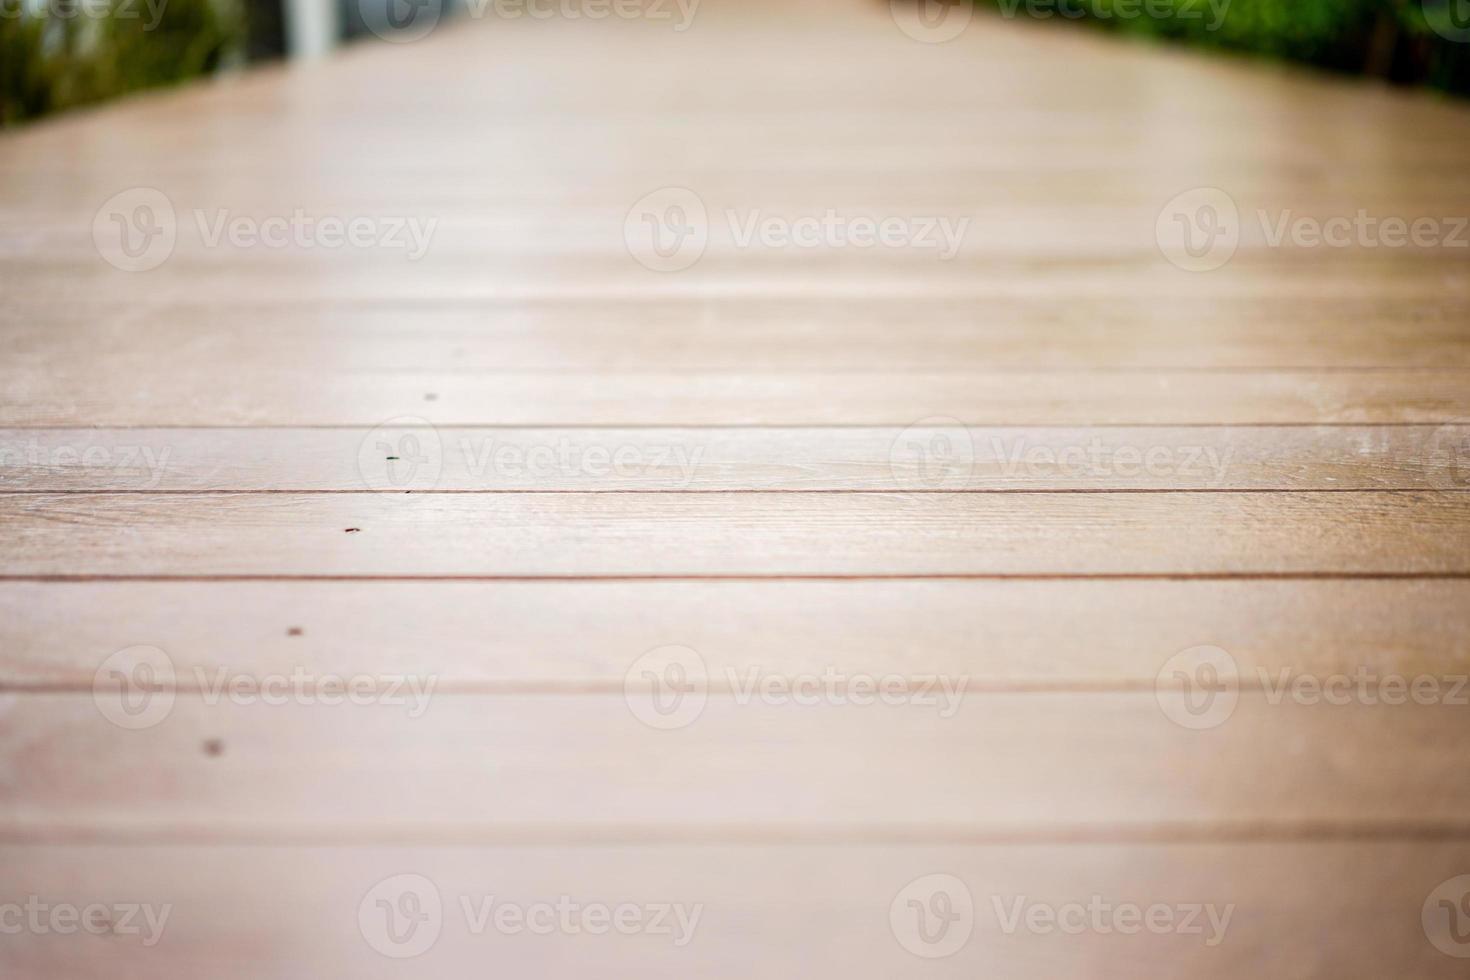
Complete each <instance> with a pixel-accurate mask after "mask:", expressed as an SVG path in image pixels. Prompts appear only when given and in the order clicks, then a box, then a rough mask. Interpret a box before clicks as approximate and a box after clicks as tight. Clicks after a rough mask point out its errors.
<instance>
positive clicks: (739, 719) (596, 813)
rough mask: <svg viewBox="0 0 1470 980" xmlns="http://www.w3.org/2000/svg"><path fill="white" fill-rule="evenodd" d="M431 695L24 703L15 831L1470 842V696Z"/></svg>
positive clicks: (14, 713) (6, 828)
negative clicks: (1461, 762)
mask: <svg viewBox="0 0 1470 980" xmlns="http://www.w3.org/2000/svg"><path fill="white" fill-rule="evenodd" d="M224 677H225V678H226V679H227V680H228V677H229V675H228V672H226V674H225V675H224ZM413 679H416V680H418V681H420V682H421V685H420V688H419V690H418V691H414V689H413V688H412V687H411V685H410V684H409V682H407V681H405V682H404V683H403V684H401V685H398V686H397V687H390V686H388V685H383V686H380V687H377V688H375V689H374V690H373V691H372V693H371V695H367V694H363V693H357V694H353V695H348V694H345V693H343V692H342V691H340V690H337V691H334V690H332V689H329V688H322V689H320V693H316V692H317V691H318V689H317V688H316V687H314V686H313V687H311V688H310V691H311V692H313V693H309V694H308V695H307V696H306V697H295V696H286V697H284V698H282V699H281V700H282V701H284V703H270V701H268V700H264V699H266V698H274V697H276V696H277V695H278V694H279V693H281V692H279V691H274V690H271V689H267V690H266V691H264V692H262V693H260V694H250V695H243V694H239V695H237V694H231V693H230V688H229V687H226V688H225V689H224V691H223V692H222V693H221V694H220V696H219V697H217V698H216V697H215V696H214V695H213V694H211V695H208V696H206V695H205V694H199V695H193V694H191V695H187V696H182V695H181V696H176V697H175V698H174V699H173V701H172V703H171V705H170V704H168V702H167V701H166V700H158V701H156V702H150V703H157V704H159V705H160V708H162V707H163V706H167V707H168V710H167V713H166V714H165V715H164V716H163V718H162V720H161V721H157V722H156V723H154V724H152V726H151V727H146V728H140V729H136V730H131V731H128V730H124V729H121V728H119V727H118V726H116V725H114V724H113V723H112V722H110V721H109V720H107V719H106V718H105V717H104V716H103V714H102V712H101V711H100V710H99V702H107V701H109V699H111V700H116V699H118V698H121V697H133V696H135V695H130V694H118V693H112V692H109V691H108V690H106V689H104V690H103V691H102V692H101V693H98V694H96V695H93V694H33V695H30V696H27V697H24V698H21V699H19V700H18V701H16V702H14V703H13V704H12V705H11V706H10V708H9V710H8V711H7V712H6V714H5V716H4V720H3V724H4V730H5V732H6V736H7V737H6V738H5V739H4V740H3V743H0V744H3V755H0V766H3V767H4V769H5V770H6V771H7V772H8V779H7V781H6V784H5V785H4V786H3V787H0V828H3V834H4V835H5V836H6V837H9V838H11V839H14V840H20V839H30V840H45V839H50V840H68V839H82V840H87V839H100V840H112V839H123V840H143V841H152V842H158V841H172V840H235V839H255V838H258V837H260V836H262V835H264V836H267V837H269V836H273V835H277V834H280V835H285V836H287V837H292V836H295V837H298V838H302V839H309V840H316V841H320V842H325V841H329V840H330V841H352V840H369V841H373V840H385V839H386V840H393V839H400V838H403V839H409V840H414V839H419V840H422V839H440V840H451V841H452V840H467V841H473V842H488V841H495V840H574V839H584V840H597V839H604V840H639V839H644V838H645V837H648V838H651V839H665V840H666V839H692V840H702V839H729V838H730V836H731V835H733V836H734V839H749V838H752V837H755V838H759V837H760V836H762V835H774V839H794V840H800V839H810V840H814V841H816V840H828V839H843V838H847V839H853V838H856V839H865V838H869V837H876V838H880V839H881V838H883V837H884V836H888V835H896V836H897V837H899V838H900V839H919V840H924V839H928V840H933V839H946V838H957V839H971V838H977V839H984V838H987V837H989V838H1005V839H1033V840H1057V839H1074V838H1075V839H1088V838H1089V837H1090V836H1093V835H1097V834H1106V835H1114V834H1124V835H1127V836H1131V837H1138V838H1143V839H1148V838H1153V837H1163V838H1172V837H1176V836H1182V837H1184V838H1185V839H1195V838H1206V839H1208V838H1209V837H1211V836H1212V835H1215V834H1223V833H1228V834H1244V835H1246V836H1258V835H1265V836H1270V835H1272V834H1302V833H1323V832H1329V833H1330V832H1341V833H1351V832H1355V830H1372V829H1373V828H1381V827H1383V826H1389V827H1398V828H1401V829H1404V830H1408V829H1410V828H1416V827H1417V828H1423V829H1424V830H1425V831H1427V832H1436V833H1452V834H1455V835H1460V836H1463V835H1464V834H1466V833H1470V826H1467V823H1466V818H1465V813H1466V807H1467V806H1470V786H1467V785H1466V783H1465V781H1464V780H1457V779H1452V778H1448V777H1447V776H1446V773H1448V772H1451V771H1452V770H1453V767H1454V766H1455V764H1456V760H1457V759H1459V758H1460V757H1461V755H1462V754H1463V751H1462V750H1463V746H1464V740H1465V738H1466V737H1467V734H1470V713H1467V712H1466V710H1465V707H1464V705H1463V704H1459V703H1455V702H1454V698H1461V699H1463V698H1464V697H1465V696H1466V693H1467V689H1466V688H1465V686H1464V685H1463V683H1460V682H1457V683H1460V687H1459V690H1458V691H1457V692H1450V691H1447V690H1443V689H1442V691H1441V699H1440V701H1441V703H1432V704H1416V703H1412V702H1408V703H1405V704H1398V705H1390V704H1384V703H1376V704H1365V703H1361V702H1359V701H1356V700H1353V701H1350V702H1349V703H1346V704H1330V703H1326V702H1319V703H1317V704H1313V705H1307V704H1301V703H1297V702H1296V701H1295V700H1294V699H1292V698H1291V697H1287V698H1285V699H1282V700H1281V701H1279V703H1273V701H1272V699H1271V698H1268V697H1267V695H1266V693H1264V692H1241V693H1240V694H1239V695H1238V702H1237V703H1236V704H1235V705H1234V708H1233V711H1232V712H1231V713H1230V714H1228V715H1227V716H1226V717H1225V718H1224V720H1223V721H1222V722H1221V723H1219V724H1218V725H1217V726H1216V727H1214V728H1212V729H1208V730H1204V731H1195V730H1190V729H1186V728H1184V727H1182V726H1181V725H1179V724H1177V723H1176V722H1175V721H1174V720H1171V717H1170V716H1169V714H1168V713H1166V712H1170V713H1173V714H1175V715H1178V716H1182V715H1183V710H1184V708H1183V706H1184V705H1185V703H1186V700H1185V699H1186V698H1188V697H1189V696H1190V695H1188V694H1187V693H1186V692H1183V691H1168V690H1166V691H1163V692H1161V693H1159V694H1157V695H1156V694H1155V692H1153V691H1149V692H1137V693H1131V692H1130V693H1122V694H1078V693H1021V694H1005V693H992V694H982V695H965V694H963V693H961V694H960V695H959V696H958V697H951V696H946V695H945V694H943V693H942V687H941V686H940V685H939V684H938V683H937V682H936V684H935V685H934V686H932V687H930V688H929V689H928V690H927V691H926V690H924V689H922V688H920V687H918V686H916V687H914V688H912V689H909V690H906V691H905V692H903V696H902V698H899V697H897V696H894V695H890V699H891V700H893V701H899V702H901V703H883V702H882V701H881V700H880V701H875V703H873V704H868V705H861V704H857V703H851V702H843V703H836V702H835V701H832V700H829V699H827V698H825V697H823V696H820V695H818V697H819V701H818V703H800V702H799V701H798V700H797V699H796V695H791V696H789V697H788V698H787V699H786V700H784V701H778V700H777V699H776V698H775V697H768V696H764V695H762V694H760V693H759V692H757V693H756V694H755V695H754V696H753V697H750V698H744V697H736V696H735V695H734V694H730V695H725V694H719V695H715V694H711V695H709V696H708V697H707V698H706V699H705V700H704V703H703V704H702V707H699V710H698V711H697V712H696V711H695V707H696V706H698V704H699V702H698V701H697V700H689V701H687V702H681V704H680V705H679V706H677V707H676V709H675V710H676V711H678V712H679V713H678V714H667V715H662V716H660V715H659V714H658V713H657V709H656V708H655V703H654V698H655V697H656V695H654V694H653V693H650V690H649V687H648V686H647V685H646V684H645V685H643V686H642V687H641V688H640V687H638V686H637V685H636V684H633V685H631V686H630V689H629V692H628V693H627V694H626V695H625V696H602V695H590V696H589V695H559V694H546V695H534V696H531V695H505V696H487V695H474V694H461V695H452V694H451V695H437V694H435V693H433V691H432V690H431V689H430V685H429V678H428V677H425V676H422V675H418V676H417V677H416V678H413ZM345 680H346V679H344V682H345ZM635 680H636V678H635ZM954 680H956V682H957V679H954ZM1461 681H1463V678H1462V679H1461ZM312 683H313V684H314V681H312ZM956 686H957V683H956ZM357 690H358V691H359V692H362V691H365V690H366V689H365V688H362V687H359V688H358V689H357ZM842 690H844V691H846V690H847V688H845V687H843V688H842ZM807 693H810V692H807ZM697 696H698V695H697V693H690V694H688V695H686V697H687V698H690V699H693V698H697ZM802 696H805V695H804V694H803V695H802ZM865 696H866V695H865ZM165 697H166V696H165V695H162V694H158V695H154V698H157V699H163V698H165ZM322 697H335V698H339V699H342V700H346V699H347V698H349V697H352V698H356V699H362V700H369V699H371V700H372V702H373V703H338V704H331V703H323V701H322V700H321V698H322ZM685 712H688V713H690V714H692V715H693V717H692V718H691V719H690V720H688V721H687V722H686V721H685V718H686V714H685ZM143 717H146V718H148V719H149V720H150V721H151V720H152V718H153V716H152V715H147V716H143ZM645 718H656V719H658V720H659V721H660V722H662V721H663V718H672V719H674V720H675V723H676V724H677V725H680V726H682V727H674V728H667V729H660V728H655V727H652V726H651V725H650V724H647V723H646V722H645V721H644V720H643V719H645ZM211 744H213V745H214V746H215V748H214V749H211V748H210V745H211ZM654 759H657V764H656V765H654V764H650V760H654ZM1124 759H1126V760H1137V761H1138V763H1139V764H1137V765H1119V764H1118V760H1124ZM130 760H146V763H145V764H144V765H143V766H141V767H139V766H133V765H130V764H129V763H130ZM124 772H125V773H127V776H126V778H118V775H117V774H119V773H124ZM875 772H881V773H883V774H884V775H883V778H882V779H876V780H875V779H873V778H872V774H873V773H875ZM1243 781H1244V782H1248V783H1249V784H1250V786H1251V791H1250V792H1249V793H1242V792H1241V791H1240V790H1241V785H1242V782H1243Z"/></svg>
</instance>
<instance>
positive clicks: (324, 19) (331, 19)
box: [284, 0, 342, 58]
mask: <svg viewBox="0 0 1470 980" xmlns="http://www.w3.org/2000/svg"><path fill="white" fill-rule="evenodd" d="M284 2H285V8H286V46H287V48H288V49H289V51H290V54H291V57H293V58H320V57H321V56H322V55H324V54H326V53H328V52H329V51H331V50H332V48H334V47H336V45H337V39H338V38H340V37H341V36H342V23H341V17H340V16H339V14H338V11H337V0H284Z"/></svg>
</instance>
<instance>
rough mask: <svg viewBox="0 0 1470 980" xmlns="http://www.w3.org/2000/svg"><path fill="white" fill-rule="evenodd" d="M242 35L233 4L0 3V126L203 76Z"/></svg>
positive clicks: (229, 54)
mask: <svg viewBox="0 0 1470 980" xmlns="http://www.w3.org/2000/svg"><path fill="white" fill-rule="evenodd" d="M244 38H245V32H244V18H243V15H242V13H241V9H240V6H239V5H238V4H237V3H236V2H235V0H0V125H12V124H14V123H17V122H20V121H21V120H24V119H29V118H33V117H35V116H40V115H44V114H46V113H48V112H54V111H56V110H58V109H64V108H67V107H70V106H77V105H85V104H86V103H89V102H96V101H99V100H101V99H105V98H109V97H111V96H115V95H121V94H123V93H125V92H131V91H134V90H136V89H142V88H149V87H152V86H155V85H168V84H172V83H175V82H180V81H183V80H185V79H188V78H194V77H196V76H199V75H203V74H208V73H210V72H213V71H215V70H216V69H217V68H219V67H220V65H221V64H223V63H225V62H226V61H228V60H230V59H232V58H235V57H238V56H239V54H240V52H241V51H242V46H243V43H244Z"/></svg>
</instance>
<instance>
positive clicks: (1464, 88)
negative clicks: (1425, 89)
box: [988, 0, 1470, 94]
mask: <svg viewBox="0 0 1470 980" xmlns="http://www.w3.org/2000/svg"><path fill="white" fill-rule="evenodd" d="M988 2H989V3H991V4H992V5H993V6H996V7H999V8H1000V9H1001V10H1003V11H1006V12H1007V13H1010V12H1012V11H1014V12H1015V14H1016V16H1035V17H1048V16H1049V18H1050V19H1053V20H1058V19H1066V18H1065V17H1064V16H1063V15H1062V14H1061V13H1059V11H1065V12H1067V13H1068V14H1070V15H1071V16H1072V18H1073V19H1076V18H1077V17H1078V16H1079V15H1080V16H1081V17H1082V18H1084V19H1089V20H1092V21H1094V22H1095V23H1097V24H1099V25H1101V26H1104V27H1108V28H1111V29H1114V30H1120V31H1124V32H1128V33H1134V34H1148V35H1156V36H1161V37H1171V38H1179V39H1183V40H1186V41H1189V42H1192V43H1196V44H1204V45H1211V46H1215V47H1221V48H1229V49H1234V50H1240V51H1252V52H1257V53H1260V54H1265V55H1270V56H1273V57H1280V58H1290V59H1294V60H1298V61H1305V62H1309V63H1311V64H1316V65H1321V66H1323V67H1327V68H1332V69H1336V70H1339V71H1349V72H1355V73H1363V74H1368V75H1374V76H1380V77H1384V78H1389V79H1392V80H1394V81H1398V82H1404V83H1408V84H1427V85H1432V86H1434V87H1436V88H1441V89H1445V90H1448V91H1454V92H1459V93H1461V94H1470V23H1462V22H1461V21H1463V20H1464V19H1465V18H1464V13H1465V12H1466V11H1467V10H1470V5H1467V3H1466V0H1147V2H1146V3H1145V2H1144V0H988ZM1212 2H1213V5H1214V6H1213V7H1212ZM1217 9H1218V10H1222V15H1221V16H1218V17H1217V15H1216V13H1215V11H1216V10H1217ZM1140 10H1154V11H1161V10H1162V11H1167V13H1166V15H1164V16H1149V15H1148V14H1146V13H1145V14H1142V15H1140V13H1139V12H1140Z"/></svg>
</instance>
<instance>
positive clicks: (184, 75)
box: [0, 0, 1470, 126]
mask: <svg viewBox="0 0 1470 980" xmlns="http://www.w3.org/2000/svg"><path fill="white" fill-rule="evenodd" d="M473 2H475V0H0V125H4V126H13V125H16V124H18V123H21V122H24V121H26V120H28V119H34V118H37V117H40V116H45V115H47V114H50V113H54V112H58V111H61V110H64V109H67V108H70V107H73V106H81V105H86V104H89V103H94V102H98V101H101V100H104V99H109V98H113V97H116V96H119V95H122V94H125V93H128V92H132V91H136V90H139V89H144V88H150V87H153V86H159V85H170V84H174V83H178V82H182V81H185V80H188V79H191V78H195V77H198V76H201V75H208V74H211V73H214V72H217V71H220V70H223V69H229V68H232V67H238V66H241V65H244V64H248V63H251V62H261V61H270V60H274V59H280V58H287V57H295V58H311V57H317V56H320V55H322V54H325V53H326V52H327V51H329V50H331V49H332V48H333V47H335V46H336V45H338V44H340V43H344V42H351V41H353V40H355V39H358V38H362V37H364V36H366V37H367V38H369V39H370V40H376V39H377V37H382V36H385V35H389V34H390V32H391V29H392V25H393V24H395V23H402V22H404V21H405V20H406V19H407V20H412V19H413V18H414V17H415V16H416V15H419V16H422V15H423V14H424V8H425V7H426V6H428V7H435V8H436V9H435V10H433V11H431V12H430V13H431V15H432V16H434V17H435V18H437V17H438V16H439V15H440V14H441V13H442V14H443V15H444V16H446V17H448V16H453V15H455V14H456V13H463V12H464V9H465V7H466V4H467V3H473ZM921 2H934V0H921ZM962 2H970V0H962ZM974 2H977V3H978V4H979V5H980V6H981V7H982V8H989V9H990V10H991V11H992V12H994V13H995V14H996V15H1008V16H1016V17H1030V18H1034V19H1038V20H1042V19H1044V20H1045V21H1047V22H1048V23H1050V24H1052V25H1055V29H1057V30H1067V29H1079V26H1080V25H1082V24H1086V25H1089V26H1090V27H1091V28H1093V29H1099V30H1110V31H1114V32H1119V33H1126V34H1130V35H1134V36H1143V37H1149V38H1155V37H1157V38H1164V39H1167V40H1169V41H1172V42H1179V43H1186V44H1192V45H1198V46H1203V47H1212V48H1220V49H1228V50H1232V51H1236V52H1242V53H1245V54H1248V55H1251V56H1257V57H1270V58H1280V59H1289V60H1293V61H1300V62H1305V63H1308V64H1312V65H1317V66H1320V67H1322V68H1324V69H1328V70H1332V71H1337V72H1346V73H1352V74H1358V75H1363V76H1368V77H1372V78H1380V79H1385V80H1387V81H1389V82H1392V83H1395V84H1401V85H1414V86H1427V87H1431V88H1434V89H1439V90H1441V91H1445V92H1449V93H1454V94H1456V95H1461V96H1464V95H1467V94H1470V45H1467V44H1466V43H1464V42H1466V41H1470V0H1148V3H1149V4H1150V5H1151V6H1152V7H1154V8H1176V7H1192V8H1205V7H1207V6H1208V8H1209V9H1210V10H1218V11H1219V17H1218V19H1216V18H1214V17H1213V16H1205V17H1200V18H1187V17H1178V16H1137V14H1136V8H1137V7H1138V6H1139V4H1140V3H1141V2H1142V0H1043V2H1037V0H974ZM441 4H442V5H444V9H443V10H442V11H441V10H439V9H437V8H438V7H439V6H440V5H441ZM455 7H458V8H459V9H458V10H455V9H454V8H455ZM399 8H402V9H399ZM1130 10H1132V11H1133V15H1132V16H1130V15H1129V11H1130ZM1216 20H1217V22H1216Z"/></svg>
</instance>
